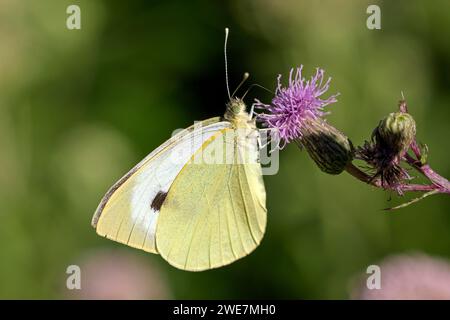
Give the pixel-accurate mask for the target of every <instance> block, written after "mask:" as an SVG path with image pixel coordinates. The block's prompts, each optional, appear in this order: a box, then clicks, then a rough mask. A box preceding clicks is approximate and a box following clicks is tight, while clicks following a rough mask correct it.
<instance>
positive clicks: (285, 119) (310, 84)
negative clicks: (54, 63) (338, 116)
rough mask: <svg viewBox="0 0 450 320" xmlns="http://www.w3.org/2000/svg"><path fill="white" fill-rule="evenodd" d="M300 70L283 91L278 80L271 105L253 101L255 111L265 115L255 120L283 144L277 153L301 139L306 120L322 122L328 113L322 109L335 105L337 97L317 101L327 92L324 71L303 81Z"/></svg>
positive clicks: (292, 71) (279, 78) (318, 70)
mask: <svg viewBox="0 0 450 320" xmlns="http://www.w3.org/2000/svg"><path fill="white" fill-rule="evenodd" d="M302 69H303V66H300V67H299V68H297V71H296V74H295V77H294V69H291V72H290V73H289V85H288V86H287V87H283V85H282V83H281V75H279V76H278V79H277V81H278V85H277V89H276V91H275V97H274V98H273V99H272V103H271V104H264V103H262V102H260V101H259V100H256V104H255V107H256V108H259V109H263V110H266V111H268V112H269V113H268V114H266V113H263V114H260V115H258V120H259V121H261V122H262V123H263V125H264V126H266V127H267V128H271V129H276V130H277V131H278V135H279V138H280V141H281V143H282V145H281V147H280V149H282V148H283V147H284V146H286V144H288V143H290V142H292V141H293V140H295V139H297V138H300V137H301V136H302V135H303V131H304V127H305V125H306V120H307V119H317V118H321V117H323V116H324V115H326V114H328V112H326V111H324V110H323V108H324V107H325V106H327V105H329V104H331V103H334V102H336V101H337V100H336V97H337V94H335V95H332V96H330V97H329V98H326V99H322V98H320V96H321V95H323V94H324V93H325V92H326V91H327V90H328V88H329V85H330V81H331V78H328V80H327V81H326V82H325V83H324V73H325V72H324V70H322V69H320V68H317V69H316V74H315V75H314V76H313V77H311V79H310V80H308V81H306V80H305V78H303V77H302Z"/></svg>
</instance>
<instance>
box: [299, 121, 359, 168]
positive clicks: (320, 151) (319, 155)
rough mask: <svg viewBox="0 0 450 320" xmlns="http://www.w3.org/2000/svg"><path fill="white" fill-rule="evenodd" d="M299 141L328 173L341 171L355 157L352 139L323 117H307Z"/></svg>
mask: <svg viewBox="0 0 450 320" xmlns="http://www.w3.org/2000/svg"><path fill="white" fill-rule="evenodd" d="M298 141H299V142H300V144H301V145H302V146H303V147H305V148H306V150H307V151H308V154H309V156H310V157H311V158H312V159H313V160H314V162H315V163H316V164H317V166H318V167H319V168H320V170H322V171H323V172H325V173H328V174H339V173H341V172H342V171H343V170H344V169H345V166H346V165H347V164H348V163H349V162H350V161H352V159H353V153H354V149H353V145H352V142H351V141H350V139H348V138H347V137H346V136H345V135H344V134H343V133H342V132H340V131H339V130H337V129H336V128H335V127H333V126H331V125H330V124H328V123H327V122H326V121H324V120H322V119H321V118H316V119H307V120H306V121H305V123H304V126H303V129H302V136H301V137H300V138H298Z"/></svg>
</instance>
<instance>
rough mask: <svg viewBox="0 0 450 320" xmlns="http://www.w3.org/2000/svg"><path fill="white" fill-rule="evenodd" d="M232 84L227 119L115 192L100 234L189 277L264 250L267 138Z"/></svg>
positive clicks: (135, 172) (101, 210)
mask: <svg viewBox="0 0 450 320" xmlns="http://www.w3.org/2000/svg"><path fill="white" fill-rule="evenodd" d="M225 32H226V34H225V50H224V51H225V69H226V68H227V61H226V43H227V36H228V29H225ZM226 74H227V70H226ZM246 77H248V74H246V76H245V78H244V80H245V79H246ZM226 83H227V91H228V95H229V97H230V101H229V103H228V104H227V107H226V112H225V115H224V116H223V118H219V117H216V118H212V119H208V120H205V121H202V122H201V126H198V125H193V126H191V127H189V128H187V129H185V130H183V131H182V132H179V133H178V134H176V135H175V136H173V137H172V138H171V139H169V140H168V141H166V142H165V143H163V144H162V145H161V146H160V147H158V148H157V149H156V150H154V151H153V152H151V153H150V154H149V155H148V156H147V157H146V158H144V159H143V160H142V161H141V162H140V163H138V164H137V165H136V166H135V167H134V168H133V169H131V170H130V171H129V172H128V173H127V174H126V175H125V176H123V177H122V178H121V179H120V180H119V181H118V182H116V183H115V184H114V185H113V186H112V187H111V188H110V189H109V191H108V192H107V193H106V195H105V196H104V197H103V199H102V200H101V202H100V204H99V206H98V208H97V210H96V212H95V214H94V217H93V218H92V226H93V227H94V228H95V229H96V231H97V233H98V234H99V235H101V236H104V237H106V238H108V239H111V240H115V241H118V242H121V243H124V244H127V245H129V246H131V247H135V248H138V249H142V250H145V251H147V252H151V253H155V254H160V255H161V256H162V257H163V258H164V259H165V260H167V262H169V263H170V264H171V265H173V266H175V267H177V268H179V269H183V270H189V271H202V270H207V269H212V268H218V267H221V266H224V265H227V264H230V263H232V262H234V261H236V260H238V259H240V258H242V257H244V256H246V255H248V254H249V253H250V252H252V251H253V250H254V249H255V248H256V247H257V246H258V245H259V243H260V242H261V240H262V238H263V236H264V232H265V228H266V218H267V210H266V193H265V188H264V182H263V178H262V170H261V164H260V163H259V148H258V141H259V140H258V139H259V132H258V129H257V127H256V123H255V119H252V116H251V115H249V114H248V113H247V112H246V106H245V104H244V102H243V101H242V100H241V99H238V98H234V97H232V96H233V95H234V94H233V95H230V91H229V87H228V76H227V81H226ZM241 84H242V82H241ZM238 88H239V87H238ZM251 113H253V112H251ZM174 155H176V157H175V158H176V161H174ZM211 160H212V161H211Z"/></svg>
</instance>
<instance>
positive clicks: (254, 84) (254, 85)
mask: <svg viewBox="0 0 450 320" xmlns="http://www.w3.org/2000/svg"><path fill="white" fill-rule="evenodd" d="M253 87H258V88H261V89H264V90H266V91H267V92H270V93H272V94H275V93H274V92H273V91H272V90H269V89H267V88H266V87H263V86H262V85H260V84H257V83H253V84H252V85H250V87H248V89H247V91H245V93H244V96H243V97H242V99H244V98H245V96H246V95H247V93H249V92H250V89H252V88H253Z"/></svg>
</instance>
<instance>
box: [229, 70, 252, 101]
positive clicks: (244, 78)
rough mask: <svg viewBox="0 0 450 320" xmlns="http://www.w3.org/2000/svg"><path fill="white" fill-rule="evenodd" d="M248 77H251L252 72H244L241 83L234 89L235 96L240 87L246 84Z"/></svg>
mask: <svg viewBox="0 0 450 320" xmlns="http://www.w3.org/2000/svg"><path fill="white" fill-rule="evenodd" d="M248 77H250V74H249V73H248V72H246V73H244V76H243V77H242V80H241V83H239V85H238V86H237V87H236V89H235V90H234V91H233V94H232V95H231V96H232V97H234V95H235V94H236V92H237V91H238V90H239V88H240V87H241V86H242V85H243V84H244V82H245V81H246V80H247V79H248Z"/></svg>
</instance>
